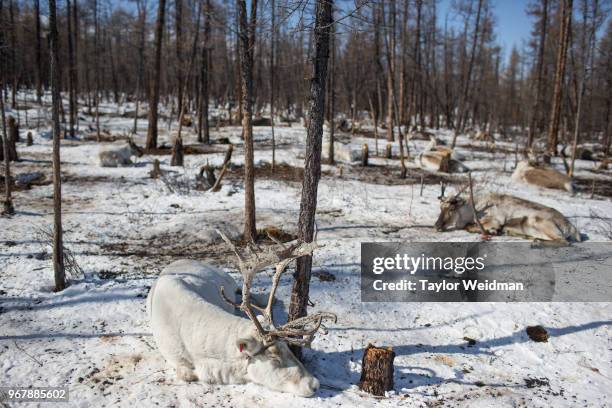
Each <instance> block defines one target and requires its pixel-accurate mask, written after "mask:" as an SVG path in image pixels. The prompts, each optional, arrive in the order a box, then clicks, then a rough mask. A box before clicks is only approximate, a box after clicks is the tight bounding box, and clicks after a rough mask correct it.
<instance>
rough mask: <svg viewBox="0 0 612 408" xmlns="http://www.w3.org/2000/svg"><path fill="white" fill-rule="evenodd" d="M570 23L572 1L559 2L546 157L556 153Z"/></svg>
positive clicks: (563, 0)
mask: <svg viewBox="0 0 612 408" xmlns="http://www.w3.org/2000/svg"><path fill="white" fill-rule="evenodd" d="M571 22H572V0H562V2H561V29H560V32H559V50H558V52H557V67H556V70H555V84H554V85H555V87H554V91H553V100H552V108H551V112H550V123H549V125H548V147H547V149H548V152H547V157H550V156H555V155H556V153H557V137H558V134H559V123H560V119H561V103H562V101H561V99H562V96H563V82H564V81H563V80H564V78H565V65H566V64H565V63H566V57H567V47H568V44H569V34H570V27H571Z"/></svg>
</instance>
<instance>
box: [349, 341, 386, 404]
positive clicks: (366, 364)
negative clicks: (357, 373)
mask: <svg viewBox="0 0 612 408" xmlns="http://www.w3.org/2000/svg"><path fill="white" fill-rule="evenodd" d="M394 359H395V353H394V352H393V349H391V347H387V348H384V347H376V346H374V345H372V344H368V347H366V349H365V351H364V352H363V360H362V367H361V378H360V380H359V384H358V386H359V389H360V390H362V391H365V392H368V393H370V394H372V395H378V396H384V395H385V391H391V390H392V389H393V360H394Z"/></svg>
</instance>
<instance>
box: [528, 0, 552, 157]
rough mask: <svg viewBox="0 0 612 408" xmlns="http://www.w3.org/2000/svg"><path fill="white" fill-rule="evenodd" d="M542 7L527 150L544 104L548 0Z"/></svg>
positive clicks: (540, 118)
mask: <svg viewBox="0 0 612 408" xmlns="http://www.w3.org/2000/svg"><path fill="white" fill-rule="evenodd" d="M541 7H542V9H541V10H540V13H541V18H540V27H539V30H540V33H539V40H538V62H537V67H536V85H535V87H536V95H535V98H534V100H533V108H532V110H531V121H530V123H529V134H528V139H527V150H529V149H530V148H531V145H533V141H534V139H535V135H536V130H539V128H540V125H541V123H542V113H541V110H542V107H543V105H544V101H543V100H542V99H543V96H544V55H545V52H546V34H547V26H548V0H542V6H541Z"/></svg>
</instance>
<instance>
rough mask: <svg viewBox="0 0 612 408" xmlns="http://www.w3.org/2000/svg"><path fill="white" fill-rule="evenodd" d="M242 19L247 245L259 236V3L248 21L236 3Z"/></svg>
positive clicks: (242, 1)
mask: <svg viewBox="0 0 612 408" xmlns="http://www.w3.org/2000/svg"><path fill="white" fill-rule="evenodd" d="M236 2H237V7H238V18H239V22H240V24H239V52H240V82H241V87H242V136H243V138H244V231H243V239H244V241H245V242H249V241H251V242H253V241H255V238H256V236H257V227H256V223H255V166H254V163H253V162H254V154H253V52H254V50H253V48H254V46H255V27H256V21H257V20H256V19H257V0H251V19H250V22H248V21H247V11H246V2H245V0H236Z"/></svg>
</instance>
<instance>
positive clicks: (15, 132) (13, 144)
mask: <svg viewBox="0 0 612 408" xmlns="http://www.w3.org/2000/svg"><path fill="white" fill-rule="evenodd" d="M7 122H8V127H9V128H8V157H9V160H10V161H17V160H19V158H18V157H17V139H19V125H18V124H17V121H16V120H15V118H14V117H12V116H9V117H8V121H7Z"/></svg>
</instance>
